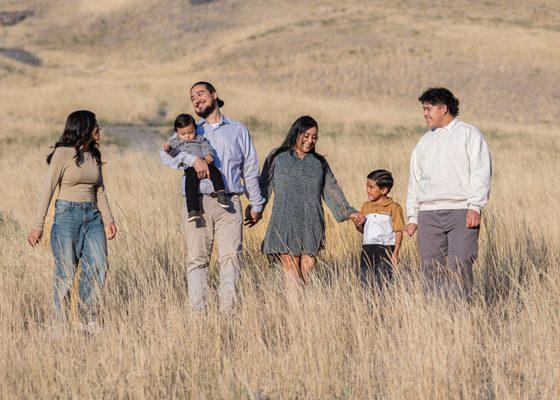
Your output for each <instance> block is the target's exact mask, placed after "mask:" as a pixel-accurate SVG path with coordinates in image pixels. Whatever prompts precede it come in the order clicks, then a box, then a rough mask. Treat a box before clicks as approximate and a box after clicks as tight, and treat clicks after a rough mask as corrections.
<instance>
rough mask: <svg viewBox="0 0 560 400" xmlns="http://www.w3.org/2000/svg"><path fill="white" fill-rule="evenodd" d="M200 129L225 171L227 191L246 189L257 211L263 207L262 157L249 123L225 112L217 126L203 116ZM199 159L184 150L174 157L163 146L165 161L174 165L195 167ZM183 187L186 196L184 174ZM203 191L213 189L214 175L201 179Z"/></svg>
mask: <svg viewBox="0 0 560 400" xmlns="http://www.w3.org/2000/svg"><path fill="white" fill-rule="evenodd" d="M196 133H197V135H202V136H204V137H205V138H206V139H208V141H209V142H210V144H211V145H212V148H213V149H214V165H215V166H216V167H217V168H218V169H219V170H220V172H221V173H222V178H223V180H224V185H225V188H226V192H227V193H237V194H242V193H245V195H246V196H247V197H248V198H249V202H250V203H251V209H252V210H253V211H255V212H259V211H262V205H263V203H264V198H263V197H262V196H261V190H260V188H259V159H258V156H257V151H256V150H255V146H254V145H253V141H252V140H251V135H250V134H249V131H248V130H247V128H246V127H245V125H243V124H242V123H241V122H238V121H234V120H231V119H229V118H226V117H225V116H223V115H222V116H221V118H220V123H219V124H218V125H217V126H216V127H215V128H214V127H212V125H210V124H209V123H208V122H207V121H206V120H204V119H201V120H200V121H199V122H198V123H197V124H196ZM175 135H176V134H175ZM195 159H196V156H193V155H191V154H189V153H186V152H180V153H179V154H178V155H177V156H176V157H175V158H173V157H171V156H170V155H169V154H168V153H166V152H165V151H164V150H163V149H161V150H160V160H161V162H162V163H163V164H165V165H167V166H168V167H171V168H174V169H184V168H186V167H192V166H193V165H194V161H195ZM182 189H183V196H184V195H185V178H184V177H183V184H182ZM199 191H200V193H202V194H211V193H213V192H214V186H213V185H212V181H210V179H203V180H201V181H200V186H199Z"/></svg>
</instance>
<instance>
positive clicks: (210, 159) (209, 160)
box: [204, 154, 214, 164]
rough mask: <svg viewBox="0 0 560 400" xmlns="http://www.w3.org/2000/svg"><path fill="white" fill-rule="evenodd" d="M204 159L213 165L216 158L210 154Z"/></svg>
mask: <svg viewBox="0 0 560 400" xmlns="http://www.w3.org/2000/svg"><path fill="white" fill-rule="evenodd" d="M204 159H205V160H206V162H207V163H208V164H212V163H213V162H214V157H212V156H211V155H210V154H208V155H207V156H206V157H204Z"/></svg>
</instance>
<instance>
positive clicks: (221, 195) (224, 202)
mask: <svg viewBox="0 0 560 400" xmlns="http://www.w3.org/2000/svg"><path fill="white" fill-rule="evenodd" d="M218 204H219V205H220V207H222V208H229V202H228V198H227V196H226V192H218Z"/></svg>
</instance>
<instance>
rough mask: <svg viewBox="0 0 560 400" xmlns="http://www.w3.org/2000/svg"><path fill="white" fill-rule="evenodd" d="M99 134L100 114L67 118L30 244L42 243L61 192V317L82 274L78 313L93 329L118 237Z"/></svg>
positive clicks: (57, 247)
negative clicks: (109, 253)
mask: <svg viewBox="0 0 560 400" xmlns="http://www.w3.org/2000/svg"><path fill="white" fill-rule="evenodd" d="M99 131H100V129H99V126H98V125H97V120H96V118H95V114H94V113H92V112H90V111H85V110H82V111H75V112H73V113H72V114H70V115H69V116H68V119H67V120H66V127H65V128H64V132H63V133H62V136H61V137H60V139H59V140H58V142H56V144H55V145H54V151H53V152H52V153H51V154H50V155H49V156H48V157H47V164H49V169H48V177H47V179H46V182H45V186H44V188H43V190H42V192H41V195H40V200H39V206H38V208H37V214H36V216H35V222H34V225H33V228H32V229H31V232H30V233H29V238H28V242H29V244H31V246H35V245H36V244H37V243H38V242H39V240H41V237H42V235H43V225H44V220H45V215H46V213H47V209H48V208H49V203H50V201H51V198H52V196H53V193H54V191H55V189H56V187H57V186H60V192H59V194H58V198H57V200H56V211H55V217H54V223H53V226H52V230H51V248H52V252H53V255H54V259H55V272H54V303H55V309H56V313H57V317H58V318H59V319H62V320H64V319H65V313H64V311H63V307H62V306H63V305H62V303H63V302H64V301H65V300H66V299H67V297H68V295H69V292H70V289H71V288H72V285H73V282H74V278H75V275H76V273H77V275H78V276H77V279H78V291H79V301H78V312H79V316H80V319H81V320H82V321H83V322H84V323H85V324H87V326H88V327H89V328H92V327H94V325H95V320H96V314H97V310H96V309H97V305H98V302H99V295H100V291H101V287H102V286H103V282H104V281H105V274H106V272H107V242H106V240H107V239H108V240H111V239H113V238H114V237H115V235H116V233H117V228H116V226H115V224H114V222H113V217H112V215H111V210H110V209H109V203H108V201H107V195H106V193H105V186H104V185H103V176H102V162H101V153H100V151H99V148H98V145H97V142H98V141H99V139H100V132H99ZM104 222H105V223H104ZM78 265H79V266H80V269H79V270H78Z"/></svg>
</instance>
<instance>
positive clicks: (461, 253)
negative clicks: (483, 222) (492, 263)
mask: <svg viewBox="0 0 560 400" xmlns="http://www.w3.org/2000/svg"><path fill="white" fill-rule="evenodd" d="M466 216H467V210H466V209H461V210H430V211H420V212H419V213H418V247H419V250H420V258H421V260H422V274H423V277H424V285H425V286H424V287H425V289H426V291H427V292H436V293H438V294H441V295H444V296H446V297H454V298H458V299H464V300H467V301H469V300H470V299H471V293H472V286H473V269H472V265H473V263H474V261H475V260H476V257H477V255H478V232H479V228H474V229H469V228H467V226H466Z"/></svg>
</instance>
